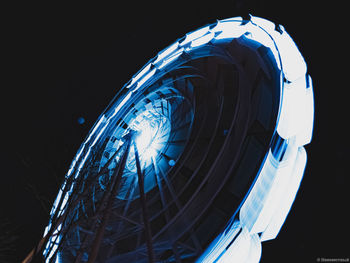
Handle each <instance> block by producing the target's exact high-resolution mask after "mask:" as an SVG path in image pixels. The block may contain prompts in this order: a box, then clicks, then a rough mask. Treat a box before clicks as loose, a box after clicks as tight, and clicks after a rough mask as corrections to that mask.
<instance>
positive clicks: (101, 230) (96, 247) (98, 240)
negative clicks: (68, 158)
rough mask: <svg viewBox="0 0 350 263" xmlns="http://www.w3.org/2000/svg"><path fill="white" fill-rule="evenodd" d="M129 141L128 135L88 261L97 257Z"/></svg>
mask: <svg viewBox="0 0 350 263" xmlns="http://www.w3.org/2000/svg"><path fill="white" fill-rule="evenodd" d="M130 142H131V138H130V136H129V138H128V141H127V145H126V149H125V152H124V153H123V156H122V158H121V162H120V163H119V165H118V169H115V174H114V177H115V178H114V182H113V188H112V191H111V192H110V195H109V199H108V203H107V205H106V208H105V211H104V214H103V217H102V222H101V224H100V226H99V228H98V230H97V233H96V236H95V239H94V241H93V243H92V248H91V252H90V254H89V259H88V263H94V262H95V260H96V258H97V255H98V251H99V249H100V244H101V241H102V238H103V235H104V231H105V228H106V225H107V221H108V219H109V217H110V214H111V213H110V212H111V207H112V204H113V202H114V199H115V195H116V193H117V190H118V188H119V184H120V181H121V178H122V175H123V172H124V168H125V164H126V160H127V157H128V155H129V149H130Z"/></svg>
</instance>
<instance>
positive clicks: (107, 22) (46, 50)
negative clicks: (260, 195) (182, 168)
mask: <svg viewBox="0 0 350 263" xmlns="http://www.w3.org/2000/svg"><path fill="white" fill-rule="evenodd" d="M311 2H312V1H311ZM311 2H310V1H309V2H307V1H301V0H298V1H288V2H287V1H286V2H278V1H270V0H268V1H259V0H255V1H239V2H234V1H212V2H208V1H207V2H205V1H197V2H195V1H169V2H166V1H163V2H160V3H159V2H158V3H152V2H148V3H145V2H143V3H142V4H139V3H138V2H136V1H126V3H123V5H121V4H120V3H119V4H118V6H103V7H101V6H100V7H96V6H74V7H73V6H53V5H51V6H43V5H37V6H33V5H27V6H17V7H12V8H9V9H8V14H7V16H6V19H5V23H4V30H5V32H4V34H3V37H2V38H3V39H2V42H3V43H5V45H4V46H5V48H4V46H3V49H2V53H3V54H4V57H5V59H4V60H3V62H4V64H5V65H4V66H5V68H4V69H3V75H4V79H6V81H5V82H4V84H3V85H2V87H1V106H2V107H1V108H2V109H1V113H2V114H1V116H2V125H1V130H2V132H3V135H2V138H3V140H2V144H1V145H2V147H1V163H0V165H1V167H2V171H1V179H2V181H1V184H0V191H1V192H0V200H1V201H0V202H1V203H0V205H1V210H0V211H1V214H0V215H1V220H4V219H5V218H7V219H8V220H9V221H10V222H11V224H12V226H13V227H15V228H17V230H16V231H15V235H16V236H17V237H18V240H17V241H16V243H15V244H16V256H18V258H20V259H22V258H23V257H24V256H25V255H26V254H27V253H28V252H29V251H30V249H31V248H32V247H34V246H35V244H36V242H37V241H38V240H39V239H40V237H41V235H42V233H43V229H44V227H45V225H46V223H47V220H48V216H47V215H48V212H47V211H46V210H45V209H50V206H51V204H52V202H53V200H54V198H55V196H56V194H57V191H58V186H59V184H60V183H61V180H62V178H63V176H64V174H65V173H66V171H67V170H68V167H69V165H70V162H71V160H72V159H73V157H74V155H75V152H76V151H77V149H78V147H79V145H80V144H81V143H82V141H83V140H84V137H85V136H86V135H87V133H88V131H89V129H90V128H91V126H92V125H93V123H94V122H95V120H96V119H97V118H98V116H99V114H100V113H101V112H102V111H103V110H104V108H105V107H106V106H107V105H108V103H109V102H110V100H111V99H112V98H113V96H114V95H115V94H116V93H117V91H118V89H119V88H120V87H122V86H123V85H124V84H125V83H126V82H127V81H128V80H129V79H130V78H131V77H132V75H133V74H135V73H136V72H137V71H138V70H139V69H140V68H141V67H142V66H143V65H144V64H145V63H146V62H147V61H148V60H149V59H151V58H152V57H154V56H155V55H156V54H157V52H159V51H160V50H162V49H163V48H165V47H166V46H167V45H169V44H171V43H172V42H174V41H175V40H176V39H177V38H180V37H182V36H183V35H185V34H186V33H187V32H189V31H191V30H194V29H196V28H198V27H200V26H203V25H205V24H209V23H213V22H215V21H216V19H224V18H228V17H233V16H237V15H240V14H242V13H244V12H249V13H251V14H253V15H256V16H261V17H265V18H267V19H269V20H271V21H273V22H276V23H280V24H282V25H284V27H285V28H286V30H287V32H288V33H289V34H290V35H291V36H292V37H293V39H294V40H295V42H296V43H297V45H298V47H299V49H300V51H301V52H302V54H303V56H304V58H305V60H306V62H307V63H308V71H309V74H310V75H311V76H312V78H313V82H314V93H315V127H314V137H313V142H312V144H311V145H309V146H307V147H306V149H307V152H308V164H307V168H306V171H305V175H304V179H303V182H302V184H301V188H300V191H299V193H298V195H297V197H296V200H295V203H294V205H293V208H292V210H291V213H290V214H289V216H288V218H287V220H286V222H285V225H284V227H283V228H282V230H281V232H280V234H279V236H278V237H277V239H276V240H273V241H269V242H266V243H263V256H262V261H261V262H316V259H317V258H318V257H325V258H327V257H331V258H342V257H343V258H344V257H349V254H350V252H349V249H348V247H349V241H347V238H348V236H349V227H348V222H350V220H349V214H348V210H349V194H348V193H349V191H348V187H349V178H348V177H349V175H350V173H349V171H348V169H347V164H348V163H349V161H350V160H349V157H350V153H349V142H348V139H347V136H348V132H347V131H348V126H346V125H348V124H347V121H348V120H349V117H348V116H349V109H348V102H347V101H348V99H347V98H348V96H349V95H348V94H349V93H348V89H349V87H348V84H347V82H346V81H345V80H346V78H345V77H347V75H346V73H343V72H342V70H341V68H342V67H344V66H345V67H346V64H347V62H346V58H345V54H346V53H348V52H347V51H346V50H347V48H348V47H347V44H346V41H348V40H347V38H345V37H346V35H347V34H346V30H345V29H344V30H343V29H342V26H344V24H343V20H345V19H344V15H340V14H341V10H340V8H339V7H337V6H336V5H335V4H334V3H330V2H329V3H328V4H327V5H322V6H321V3H319V2H314V3H311ZM336 9H339V10H337V11H334V10H336ZM4 11H5V12H6V10H4ZM344 33H345V35H343V34H344ZM343 74H345V75H343ZM344 76H345V77H344ZM79 117H83V118H84V119H85V122H84V123H83V124H79V123H78V118H79ZM39 200H41V201H39ZM344 238H345V239H344ZM14 262H16V261H14Z"/></svg>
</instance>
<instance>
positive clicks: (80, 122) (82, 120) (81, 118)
mask: <svg viewBox="0 0 350 263" xmlns="http://www.w3.org/2000/svg"><path fill="white" fill-rule="evenodd" d="M84 122H85V119H84V118H83V117H79V118H78V123H79V124H80V125H81V124H84Z"/></svg>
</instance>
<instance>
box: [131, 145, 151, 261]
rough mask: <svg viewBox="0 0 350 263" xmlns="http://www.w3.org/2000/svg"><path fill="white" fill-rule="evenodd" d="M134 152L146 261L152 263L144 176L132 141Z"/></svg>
mask: <svg viewBox="0 0 350 263" xmlns="http://www.w3.org/2000/svg"><path fill="white" fill-rule="evenodd" d="M134 151H135V161H136V168H137V176H138V179H139V190H140V201H141V206H142V216H143V223H144V226H145V236H146V243H147V249H148V259H149V262H150V263H154V262H155V258H154V251H153V243H152V235H151V226H150V222H149V219H148V212H147V205H146V198H145V191H144V181H143V179H144V178H143V177H144V174H143V172H142V171H141V165H140V159H139V154H138V151H137V147H136V143H135V141H134Z"/></svg>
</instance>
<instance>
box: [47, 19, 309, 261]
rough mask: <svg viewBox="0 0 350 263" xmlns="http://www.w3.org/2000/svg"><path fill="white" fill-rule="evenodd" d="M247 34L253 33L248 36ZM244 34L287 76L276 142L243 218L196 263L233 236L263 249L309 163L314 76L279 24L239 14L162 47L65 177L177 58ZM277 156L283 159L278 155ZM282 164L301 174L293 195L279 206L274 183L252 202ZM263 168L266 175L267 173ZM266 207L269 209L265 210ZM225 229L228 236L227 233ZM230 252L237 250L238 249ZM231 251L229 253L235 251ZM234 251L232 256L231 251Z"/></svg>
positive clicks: (105, 116) (77, 168)
mask: <svg viewBox="0 0 350 263" xmlns="http://www.w3.org/2000/svg"><path fill="white" fill-rule="evenodd" d="M247 32H249V33H248V34H247ZM243 34H244V35H245V36H246V37H248V38H251V39H253V40H256V41H258V42H260V43H262V44H263V45H264V46H266V47H268V48H269V49H270V50H271V51H272V53H273V55H274V57H275V61H276V63H277V66H278V68H279V69H280V70H281V79H283V81H282V86H281V98H280V109H279V116H278V121H277V126H276V133H275V136H274V137H275V139H274V140H275V143H272V144H271V150H270V151H269V153H268V155H267V157H266V159H265V163H264V165H263V166H262V168H261V170H260V174H258V176H257V178H256V180H255V182H254V184H253V185H252V187H251V189H250V191H249V193H248V194H247V195H246V198H245V199H244V202H243V203H242V204H241V207H240V210H239V211H240V212H239V221H234V223H233V224H229V225H228V226H229V228H228V229H227V230H226V231H225V235H222V236H221V237H220V235H219V236H218V238H217V239H216V243H215V242H214V243H212V245H211V246H210V247H209V248H208V249H207V250H206V251H205V253H203V255H202V257H200V260H199V261H198V262H211V261H210V258H213V255H218V254H217V253H218V251H221V252H220V253H221V254H220V255H221V256H222V255H223V254H222V253H223V251H222V250H220V246H219V244H222V243H220V242H224V243H226V242H229V241H230V240H231V239H230V237H231V238H234V237H235V236H236V235H239V236H240V237H241V239H242V240H246V241H242V242H248V241H247V240H249V242H253V243H251V244H255V245H254V246H256V248H257V250H258V251H259V245H257V244H258V243H259V242H260V241H263V240H268V239H273V238H274V237H275V236H276V235H277V234H278V231H279V229H280V227H281V226H282V224H283V221H284V218H285V217H286V215H287V214H288V211H289V208H290V206H291V204H292V202H293V196H295V193H296V191H297V188H298V186H299V184H300V181H301V176H302V174H303V167H305V162H306V155H305V151H304V150H303V149H304V148H303V147H302V146H303V145H305V144H307V143H309V142H310V141H311V136H312V127H313V91H312V81H311V78H310V76H308V75H307V74H306V64H305V62H304V59H303V57H302V56H301V54H300V52H299V50H298V49H297V47H296V45H295V44H294V42H293V40H292V39H291V38H290V37H289V35H288V34H287V33H286V32H285V30H284V28H283V27H282V26H275V25H274V24H273V23H271V22H270V21H267V20H265V19H261V18H257V17H254V16H251V17H250V20H249V21H244V20H243V19H242V18H240V17H236V18H230V19H225V20H221V21H218V22H217V23H216V24H213V25H210V26H206V27H203V28H200V29H199V30H196V31H193V32H191V33H189V34H187V35H186V37H184V38H183V39H180V40H179V41H177V42H175V43H174V44H172V45H170V46H169V47H168V48H166V49H164V50H163V51H161V52H160V53H159V54H158V56H157V57H156V58H154V59H153V60H151V61H150V62H149V63H148V64H146V66H145V67H143V69H141V70H140V71H139V72H138V73H137V74H136V75H135V76H134V77H133V78H132V79H131V81H130V82H129V83H128V84H127V85H125V86H124V88H123V89H122V90H121V91H120V93H119V94H118V95H117V97H116V99H114V100H113V102H112V103H111V104H110V106H109V107H108V110H107V111H106V112H105V113H104V114H102V115H101V117H100V119H99V121H98V122H97V123H96V124H95V126H94V127H93V129H92V131H91V132H90V134H89V136H88V137H87V139H86V141H85V143H84V144H83V145H82V147H81V148H80V149H79V151H78V154H77V155H76V157H75V159H74V160H73V163H72V165H71V168H70V170H69V172H68V174H67V178H68V177H71V176H73V177H74V178H76V177H77V176H78V175H79V171H80V170H81V168H82V167H83V165H84V162H85V160H86V158H87V156H88V155H89V153H90V149H91V148H92V147H93V146H94V145H95V144H96V143H97V141H98V139H99V137H100V136H101V134H102V133H103V131H104V130H105V129H106V128H107V126H108V124H109V120H111V119H112V118H114V117H115V116H116V115H122V114H124V113H123V108H125V106H127V105H128V104H130V101H131V100H130V99H131V98H132V97H133V96H134V95H136V94H138V93H139V92H140V91H141V90H143V89H144V88H145V87H147V86H148V85H150V84H151V83H152V81H153V80H154V76H156V75H157V74H160V72H162V69H166V68H167V67H168V66H169V65H172V64H176V63H178V64H181V63H183V62H182V61H179V60H180V59H179V58H181V57H182V56H183V54H186V52H189V51H190V50H194V49H196V48H199V47H201V46H203V45H207V44H211V43H215V42H216V41H217V42H222V41H229V40H230V39H233V38H238V37H240V36H242V35H243ZM296 105H299V107H298V108H299V110H298V109H296V107H295V106H296ZM300 105H301V107H300ZM300 108H301V110H300ZM88 143H89V144H90V146H89V148H86V145H87V144H88ZM281 152H283V154H281ZM276 156H279V157H278V158H276ZM276 159H277V161H276ZM279 162H284V163H287V166H288V165H289V166H290V167H291V168H290V169H291V170H293V169H294V170H295V169H296V170H298V171H297V177H298V178H299V179H296V180H295V181H293V183H292V187H289V188H286V189H287V192H288V193H287V194H286V195H287V196H288V198H289V199H288V198H287V199H288V200H286V198H282V199H283V200H285V201H284V202H285V203H284V205H283V207H284V208H282V207H279V206H278V205H277V204H275V203H273V202H272V201H271V200H270V199H271V198H272V197H269V196H274V197H275V198H274V199H278V198H276V197H277V196H276V194H275V192H274V191H275V190H273V189H274V188H273V185H272V186H271V189H268V190H266V189H265V190H264V191H265V195H266V196H268V197H269V198H270V199H269V198H267V199H266V200H265V201H263V203H259V204H258V205H256V204H254V202H255V199H256V196H257V195H259V194H261V191H263V190H262V188H261V187H262V186H261V185H262V184H263V183H264V182H263V181H264V178H267V177H269V176H270V177H271V175H269V174H267V173H266V172H265V171H266V170H267V169H270V170H271V169H275V173H274V175H273V176H274V178H279V177H278V176H280V175H279V174H280V173H281V172H280V170H279V165H278V163H279ZM264 172H265V173H266V174H264ZM288 178H292V173H291V172H290V173H289V177H288ZM290 180H292V179H290ZM264 191H263V192H264ZM293 193H294V195H293ZM67 194H69V193H67ZM286 195H285V196H286ZM59 196H60V194H59ZM59 196H58V197H57V199H56V202H55V204H54V206H53V208H52V211H51V214H52V215H53V214H54V213H55V210H56V209H57V204H58V202H57V200H58V199H59ZM282 196H283V195H282ZM64 198H65V197H64ZM271 202H272V203H271ZM264 207H265V208H264ZM266 207H267V208H266ZM286 207H287V208H286ZM268 208H269V210H267V209H268ZM273 208H274V209H273ZM64 209H65V205H64V204H63V205H61V207H60V213H61V214H62V213H63V211H64ZM271 209H272V210H271ZM278 209H280V210H278ZM281 209H282V210H281ZM254 210H255V212H254ZM256 211H257V212H256ZM276 211H277V212H276ZM276 213H277V214H276ZM249 214H251V215H252V214H253V215H254V216H249V217H247V215H249ZM267 218H268V219H267ZM232 222H233V221H232ZM238 229H240V231H238ZM261 229H265V231H263V232H262V233H263V234H262V235H261V234H259V235H261V238H257V237H256V233H261V231H260V230H261ZM259 231H260V232H259ZM227 233H229V234H230V235H229V236H227ZM223 236H225V238H223ZM241 239H238V240H237V242H236V243H237V244H240V242H241V241H239V240H241ZM223 240H224V241H223ZM251 246H253V245H251ZM232 248H234V246H232ZM230 249H231V248H230ZM231 250H232V251H233V250H234V249H231ZM232 251H231V253H233V252H232ZM260 251H261V248H260ZM227 254H229V253H227ZM258 254H259V253H258ZM230 255H231V256H232V254H230ZM259 257H260V256H259ZM223 258H224V257H223V256H222V260H224V259H223ZM208 260H209V261H208ZM220 262H221V261H220Z"/></svg>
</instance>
